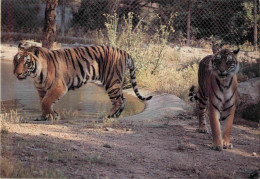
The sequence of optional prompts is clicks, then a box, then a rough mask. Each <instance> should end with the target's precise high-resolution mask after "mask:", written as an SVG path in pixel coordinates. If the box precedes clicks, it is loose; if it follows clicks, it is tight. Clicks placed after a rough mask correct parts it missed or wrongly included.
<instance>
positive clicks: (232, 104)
mask: <svg viewBox="0 0 260 179" xmlns="http://www.w3.org/2000/svg"><path fill="white" fill-rule="evenodd" d="M234 105H235V103H234V104H232V105H231V106H229V107H227V108H225V109H223V111H227V110H229V109H230V108H232V107H233V106H234Z"/></svg>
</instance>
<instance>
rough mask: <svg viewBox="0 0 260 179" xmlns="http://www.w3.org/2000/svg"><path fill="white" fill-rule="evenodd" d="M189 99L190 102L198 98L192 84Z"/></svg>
mask: <svg viewBox="0 0 260 179" xmlns="http://www.w3.org/2000/svg"><path fill="white" fill-rule="evenodd" d="M189 99H190V101H191V102H193V99H195V100H198V97H197V94H196V92H195V86H193V85H192V87H191V88H190V93H189Z"/></svg>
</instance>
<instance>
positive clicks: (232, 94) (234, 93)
mask: <svg viewBox="0 0 260 179" xmlns="http://www.w3.org/2000/svg"><path fill="white" fill-rule="evenodd" d="M236 91H237V89H235V90H234V92H233V94H232V96H231V97H230V98H229V99H228V100H226V103H228V102H229V101H230V100H231V99H232V98H233V96H234V94H235V92H236Z"/></svg>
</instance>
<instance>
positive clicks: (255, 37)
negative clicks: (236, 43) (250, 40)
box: [254, 0, 258, 51]
mask: <svg viewBox="0 0 260 179" xmlns="http://www.w3.org/2000/svg"><path fill="white" fill-rule="evenodd" d="M254 1H255V2H254V51H257V19H258V18H257V1H258V0H254Z"/></svg>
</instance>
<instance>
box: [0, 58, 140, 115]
mask: <svg viewBox="0 0 260 179" xmlns="http://www.w3.org/2000/svg"><path fill="white" fill-rule="evenodd" d="M125 97H126V99H127V103H126V107H125V110H124V111H123V113H122V114H121V116H120V117H124V116H129V115H133V114H137V113H140V112H142V110H143V109H144V107H145V104H144V103H143V102H141V101H140V100H138V98H136V97H134V96H131V95H125ZM0 98H1V101H5V104H8V103H10V105H9V106H11V108H13V109H19V110H23V111H27V112H28V111H29V112H32V113H37V114H38V115H39V114H40V113H41V107H40V103H39V97H38V93H37V90H36V88H35V87H34V85H33V81H32V79H26V80H23V81H19V80H17V79H16V77H15V76H14V75H13V65H12V63H11V62H9V61H1V96H0ZM111 107H112V105H111V102H110V100H109V97H108V95H107V93H106V92H105V90H104V88H103V87H100V86H97V85H95V84H92V83H88V84H87V85H85V86H83V87H81V88H80V89H76V90H74V91H69V92H68V93H67V94H66V95H65V96H64V97H63V98H62V99H61V100H60V101H59V102H58V103H56V104H55V107H54V108H55V109H57V111H59V112H60V111H62V110H64V109H65V110H67V111H68V110H71V111H75V110H77V111H79V113H81V114H91V115H93V116H96V117H98V116H100V115H102V114H104V115H105V114H108V112H109V110H110V108H111Z"/></svg>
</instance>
